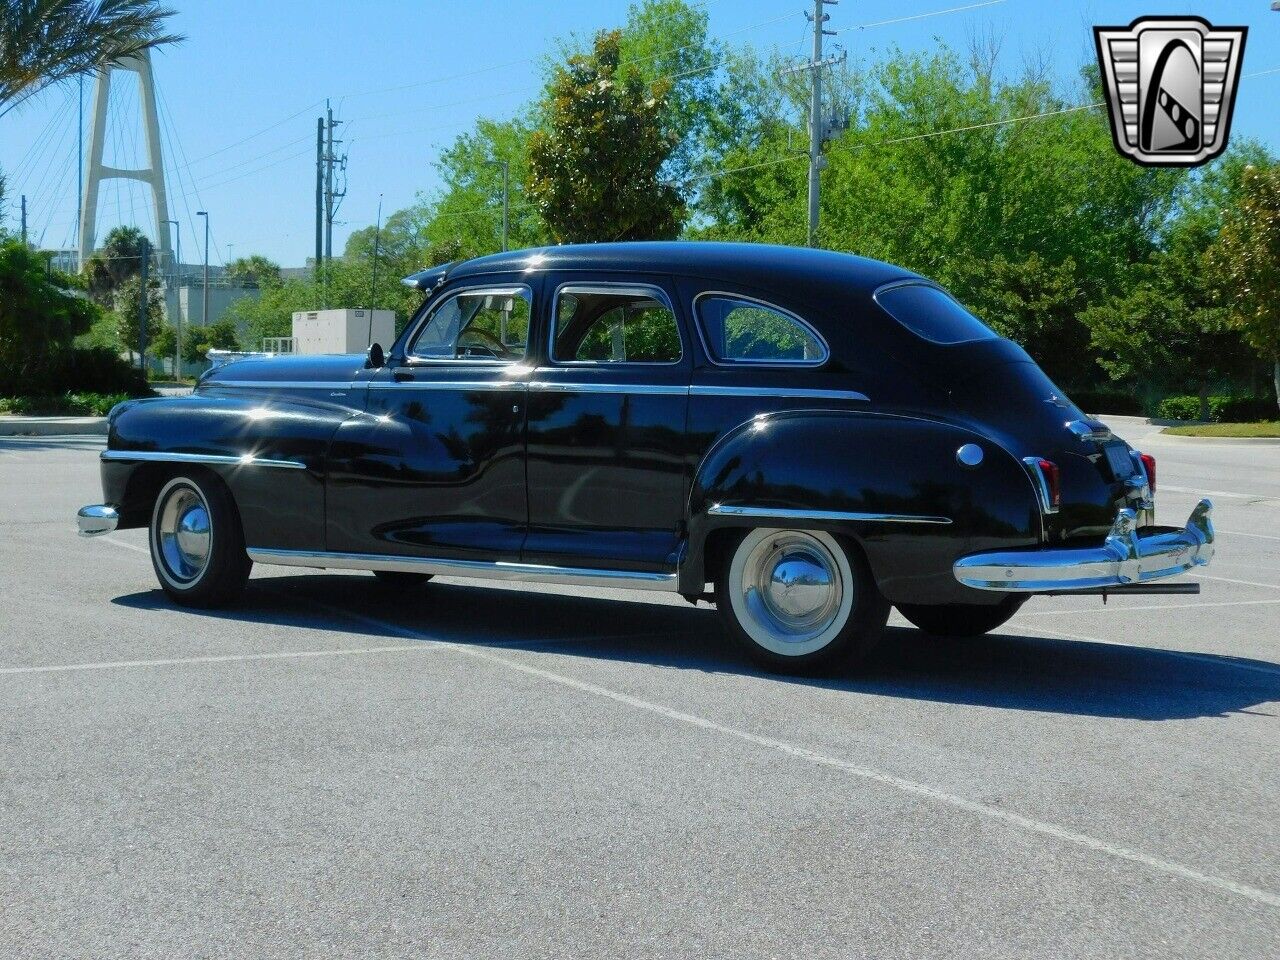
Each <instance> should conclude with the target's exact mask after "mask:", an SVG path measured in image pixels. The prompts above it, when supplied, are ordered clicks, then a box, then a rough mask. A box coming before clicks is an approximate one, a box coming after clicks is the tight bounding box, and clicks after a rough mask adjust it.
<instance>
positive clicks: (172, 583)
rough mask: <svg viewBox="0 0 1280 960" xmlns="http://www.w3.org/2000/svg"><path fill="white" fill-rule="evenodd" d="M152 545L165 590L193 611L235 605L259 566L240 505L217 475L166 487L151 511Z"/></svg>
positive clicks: (174, 481) (186, 477)
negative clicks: (248, 550) (247, 545)
mask: <svg viewBox="0 0 1280 960" xmlns="http://www.w3.org/2000/svg"><path fill="white" fill-rule="evenodd" d="M150 545H151V565H152V566H153V567H155V571H156V577H157V578H158V579H159V580H160V586H161V587H162V588H163V589H164V592H165V593H167V594H168V595H169V596H170V597H171V598H172V599H173V600H175V601H176V602H178V603H180V604H182V605H184V606H188V607H213V606H217V605H219V604H223V603H226V602H228V601H230V600H234V599H235V598H236V597H238V596H239V595H240V593H241V592H242V591H243V590H244V585H245V581H246V580H248V579H249V570H250V568H251V567H252V566H253V561H251V560H250V559H249V556H248V554H246V553H245V549H244V531H243V529H242V527H241V525H240V514H239V512H238V511H237V510H236V505H235V501H234V500H233V499H232V497H231V493H230V491H229V490H227V488H226V486H225V485H224V484H223V483H222V481H221V480H219V479H218V478H217V477H215V476H213V475H211V474H205V473H198V474H197V473H192V474H188V475H184V476H178V477H174V478H173V479H172V480H170V481H169V482H168V483H166V484H165V485H164V486H163V487H161V488H160V493H159V495H157V497H156V502H155V506H154V507H153V508H152V511H151V530H150Z"/></svg>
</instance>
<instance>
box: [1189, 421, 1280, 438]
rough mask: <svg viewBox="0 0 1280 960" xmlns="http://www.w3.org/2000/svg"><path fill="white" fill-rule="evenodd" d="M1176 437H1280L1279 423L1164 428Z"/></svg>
mask: <svg viewBox="0 0 1280 960" xmlns="http://www.w3.org/2000/svg"><path fill="white" fill-rule="evenodd" d="M1164 432H1165V433H1171V434H1173V435H1174V436H1177V437H1280V421H1278V420H1270V421H1267V422H1265V423H1200V424H1196V425H1195V426H1190V427H1166V428H1165V430H1164Z"/></svg>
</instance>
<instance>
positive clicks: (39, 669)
mask: <svg viewBox="0 0 1280 960" xmlns="http://www.w3.org/2000/svg"><path fill="white" fill-rule="evenodd" d="M432 649H437V648H434V647H432V646H431V645H429V644H425V643H421V642H418V643H411V644H400V645H397V646H389V647H345V648H339V649H336V650H293V651H288V652H275V653H232V654H226V655H224V656H209V657H164V658H161V659H156V660H99V661H96V662H89V663H57V664H50V665H48V666H30V667H0V676H11V675H13V674H17V673H74V672H76V671H80V670H120V669H126V668H136V667H176V666H184V665H190V664H197V663H236V662H239V661H245V660H302V659H308V658H314V657H347V656H354V655H357V654H363V653H422V652H423V651H426V650H432Z"/></svg>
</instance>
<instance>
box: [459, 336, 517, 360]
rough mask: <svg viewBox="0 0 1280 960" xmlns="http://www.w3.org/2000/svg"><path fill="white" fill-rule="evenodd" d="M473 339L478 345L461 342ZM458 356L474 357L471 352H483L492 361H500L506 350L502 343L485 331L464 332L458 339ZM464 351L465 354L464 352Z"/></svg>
mask: <svg viewBox="0 0 1280 960" xmlns="http://www.w3.org/2000/svg"><path fill="white" fill-rule="evenodd" d="M469 339H474V340H478V341H479V343H464V342H463V341H465V340H469ZM457 349H458V355H459V356H464V357H471V356H475V355H476V354H474V353H473V352H472V351H474V350H483V351H484V354H481V355H482V356H483V355H485V354H487V355H488V356H490V357H492V358H493V359H494V360H501V359H502V355H503V354H505V353H506V352H507V348H506V347H504V346H503V345H502V341H501V340H499V339H498V338H497V337H495V336H494V335H493V334H491V333H489V332H487V331H485V330H466V331H464V332H463V334H462V336H460V337H458V346H457ZM464 351H465V352H464Z"/></svg>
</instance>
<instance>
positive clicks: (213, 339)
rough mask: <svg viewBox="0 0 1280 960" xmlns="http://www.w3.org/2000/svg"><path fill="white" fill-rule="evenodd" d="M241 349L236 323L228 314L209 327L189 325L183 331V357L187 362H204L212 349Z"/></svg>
mask: <svg viewBox="0 0 1280 960" xmlns="http://www.w3.org/2000/svg"><path fill="white" fill-rule="evenodd" d="M239 349H240V338H239V337H238V336H237V335H236V325H235V323H234V322H233V321H232V320H231V319H230V317H228V316H227V315H226V314H224V315H223V316H222V317H221V318H220V319H218V320H216V321H215V322H214V323H212V324H210V325H209V326H207V327H188V328H187V329H186V330H184V331H183V333H182V359H183V360H184V361H186V362H187V363H204V362H205V361H206V360H208V359H209V351H210V350H239Z"/></svg>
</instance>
